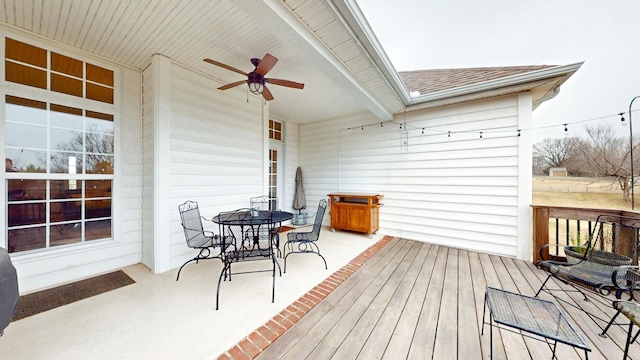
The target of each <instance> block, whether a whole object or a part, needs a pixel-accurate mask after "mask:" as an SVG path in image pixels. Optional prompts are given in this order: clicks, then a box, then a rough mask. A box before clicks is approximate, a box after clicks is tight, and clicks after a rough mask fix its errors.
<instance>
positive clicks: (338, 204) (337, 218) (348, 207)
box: [328, 193, 382, 235]
mask: <svg viewBox="0 0 640 360" xmlns="http://www.w3.org/2000/svg"><path fill="white" fill-rule="evenodd" d="M328 196H329V199H330V201H331V229H332V230H335V229H339V230H350V231H356V232H363V233H366V234H369V235H371V234H373V233H375V232H376V231H378V229H379V215H378V208H379V207H380V206H382V204H381V203H380V199H382V195H379V194H361V193H334V194H329V195H328Z"/></svg>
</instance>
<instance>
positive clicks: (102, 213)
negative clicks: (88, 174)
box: [84, 199, 111, 219]
mask: <svg viewBox="0 0 640 360" xmlns="http://www.w3.org/2000/svg"><path fill="white" fill-rule="evenodd" d="M84 216H85V218H86V219H95V218H101V217H110V216H111V199H108V200H87V201H86V202H85V214H84Z"/></svg>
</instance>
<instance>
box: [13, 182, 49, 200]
mask: <svg viewBox="0 0 640 360" xmlns="http://www.w3.org/2000/svg"><path fill="white" fill-rule="evenodd" d="M46 186H47V183H46V180H34V179H7V199H8V201H9V203H11V202H18V201H31V200H44V198H45V194H46Z"/></svg>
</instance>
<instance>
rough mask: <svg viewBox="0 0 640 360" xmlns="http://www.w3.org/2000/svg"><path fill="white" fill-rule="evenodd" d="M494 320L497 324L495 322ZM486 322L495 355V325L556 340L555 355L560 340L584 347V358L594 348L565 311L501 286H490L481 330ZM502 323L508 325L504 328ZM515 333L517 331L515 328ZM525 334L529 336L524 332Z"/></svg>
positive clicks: (545, 339) (554, 343)
mask: <svg viewBox="0 0 640 360" xmlns="http://www.w3.org/2000/svg"><path fill="white" fill-rule="evenodd" d="M487 307H489V314H490V315H489V322H486V321H485V314H486V308H487ZM493 321H495V322H496V323H497V324H498V325H493ZM484 324H488V325H489V328H490V329H489V331H490V335H489V338H490V345H489V347H490V349H491V350H490V352H491V358H493V328H494V326H495V327H498V328H500V329H505V330H507V331H513V330H510V329H509V328H513V329H517V330H521V331H525V332H528V333H531V334H534V335H537V336H539V337H542V338H543V339H544V340H541V339H539V338H536V337H533V336H529V337H530V338H533V339H536V340H541V341H545V342H548V341H547V339H550V340H553V355H552V358H555V354H556V345H557V343H558V342H561V343H564V344H567V345H570V346H573V347H577V348H580V349H583V350H584V353H585V358H586V359H588V358H589V354H588V352H589V351H591V348H590V347H589V345H588V344H587V342H586V341H585V339H584V338H583V337H582V335H580V334H579V333H578V331H577V330H576V329H575V327H574V326H573V325H572V324H571V323H570V322H569V320H568V319H567V317H566V315H565V313H564V312H563V311H562V310H561V309H560V308H559V307H558V305H556V304H555V303H553V302H551V301H546V300H541V299H539V298H535V297H531V296H525V295H520V294H516V293H512V292H508V291H504V290H501V289H496V288H492V287H487V291H486V293H485V311H483V313H482V333H483V334H484ZM500 325H503V326H506V327H509V328H505V327H501V326H500ZM513 332H515V331H513ZM523 336H526V335H524V334H523Z"/></svg>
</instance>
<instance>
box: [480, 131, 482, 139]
mask: <svg viewBox="0 0 640 360" xmlns="http://www.w3.org/2000/svg"><path fill="white" fill-rule="evenodd" d="M480 139H482V131H480Z"/></svg>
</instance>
